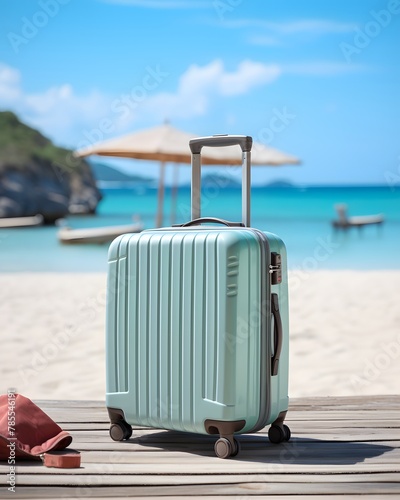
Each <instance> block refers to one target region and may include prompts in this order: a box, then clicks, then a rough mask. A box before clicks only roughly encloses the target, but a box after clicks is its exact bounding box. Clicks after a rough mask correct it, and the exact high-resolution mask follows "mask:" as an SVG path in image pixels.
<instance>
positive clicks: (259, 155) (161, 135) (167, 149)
mask: <svg viewBox="0 0 400 500" xmlns="http://www.w3.org/2000/svg"><path fill="white" fill-rule="evenodd" d="M194 137H197V134H190V133H187V132H183V131H181V130H178V129H176V128H174V127H172V126H171V125H170V124H169V123H165V124H163V125H159V126H157V127H152V128H149V129H145V130H141V131H139V132H133V133H131V134H126V135H123V136H121V137H116V138H114V139H110V140H108V141H104V142H101V143H97V144H94V145H92V146H89V147H87V148H84V149H80V150H78V151H76V152H75V156H78V157H84V156H89V155H100V156H117V157H123V158H136V159H139V160H153V161H160V162H161V166H160V179H159V190H158V210H157V218H156V225H157V227H159V226H161V224H162V205H163V199H164V175H165V168H164V167H165V162H174V163H186V164H190V163H191V153H190V148H189V140H190V139H193V138H194ZM201 160H202V164H204V165H241V163H242V154H241V150H240V148H239V146H229V147H225V148H204V149H203V151H202V155H201ZM298 163H300V161H299V160H298V159H297V158H295V157H294V156H290V155H287V154H285V153H282V152H281V151H277V150H276V149H273V148H269V147H267V146H264V145H262V144H258V143H253V149H252V164H253V165H288V164H298Z"/></svg>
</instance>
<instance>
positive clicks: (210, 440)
mask: <svg viewBox="0 0 400 500" xmlns="http://www.w3.org/2000/svg"><path fill="white" fill-rule="evenodd" d="M236 438H237V440H238V441H239V443H240V448H241V450H240V452H239V454H238V455H237V456H236V457H232V458H230V460H239V461H245V462H257V463H268V464H271V465H272V464H273V465H274V466H285V465H287V464H296V465H316V464H317V465H326V466H332V465H352V464H357V463H362V462H364V461H365V460H367V459H370V458H374V457H378V456H380V455H383V454H384V453H387V452H389V451H391V450H393V449H394V448H393V447H392V446H387V445H382V444H373V443H365V442H357V441H332V440H331V441H329V440H326V441H325V440H323V439H314V438H305V437H296V436H292V437H291V439H290V441H289V442H283V443H281V444H272V443H271V442H270V441H269V439H268V437H267V436H265V435H262V434H249V435H246V434H242V435H240V436H236ZM215 441H216V438H215V437H212V436H206V435H199V434H190V433H182V432H176V431H160V432H155V433H152V434H150V435H142V436H138V437H132V438H131V439H129V441H128V442H130V443H136V444H139V445H140V446H144V447H151V448H157V449H163V450H165V451H171V452H184V453H190V454H192V455H198V456H204V457H214V458H215V453H214V443H215Z"/></svg>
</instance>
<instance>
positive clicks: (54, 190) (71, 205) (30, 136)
mask: <svg viewBox="0 0 400 500" xmlns="http://www.w3.org/2000/svg"><path fill="white" fill-rule="evenodd" d="M100 199H101V195H100V192H99V190H98V189H97V186H96V182H95V179H94V177H93V174H92V171H91V169H90V165H89V164H88V162H87V161H85V160H83V159H77V158H75V157H74V156H73V154H72V151H70V150H68V149H65V148H60V147H57V146H55V145H54V144H53V143H52V142H51V141H50V140H49V139H48V138H46V137H44V136H43V135H42V134H41V133H40V132H39V131H37V130H35V129H34V128H32V127H29V126H28V125H26V124H24V123H22V122H21V121H20V120H19V119H18V117H17V116H16V115H15V114H14V113H12V112H10V111H3V112H0V217H21V216H26V215H35V214H37V213H40V214H42V215H43V216H44V218H45V220H46V222H53V221H54V220H56V219H57V218H59V217H63V216H65V215H66V214H67V213H68V212H72V213H93V212H94V211H95V210H96V206H97V203H98V201H99V200H100Z"/></svg>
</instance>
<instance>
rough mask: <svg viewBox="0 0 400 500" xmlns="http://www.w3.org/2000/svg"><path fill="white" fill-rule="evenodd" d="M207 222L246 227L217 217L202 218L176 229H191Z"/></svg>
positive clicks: (178, 225)
mask: <svg viewBox="0 0 400 500" xmlns="http://www.w3.org/2000/svg"><path fill="white" fill-rule="evenodd" d="M205 222H211V223H213V224H223V225H224V226H228V227H244V224H243V222H230V221H228V220H225V219H217V218H216V217H200V218H199V219H194V220H191V221H189V222H185V223H184V224H177V225H176V226H174V227H190V226H197V225H198V224H204V223H205Z"/></svg>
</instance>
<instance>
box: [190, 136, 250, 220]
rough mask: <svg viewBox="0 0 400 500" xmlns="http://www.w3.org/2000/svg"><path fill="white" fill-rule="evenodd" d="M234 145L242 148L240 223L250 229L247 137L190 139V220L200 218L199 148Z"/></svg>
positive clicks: (248, 139)
mask: <svg viewBox="0 0 400 500" xmlns="http://www.w3.org/2000/svg"><path fill="white" fill-rule="evenodd" d="M236 144H239V146H240V147H241V148H242V222H243V224H244V226H246V227H250V166H251V152H250V151H251V146H252V144H253V139H252V138H251V137H250V136H248V135H212V136H209V137H197V138H195V139H190V141H189V146H190V149H191V151H192V187H191V209H192V214H191V218H192V220H195V219H199V218H200V217H201V214H200V211H201V210H200V208H201V201H200V193H201V154H200V153H201V148H202V147H203V146H212V147H216V146H234V145H236Z"/></svg>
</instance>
